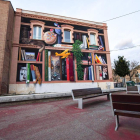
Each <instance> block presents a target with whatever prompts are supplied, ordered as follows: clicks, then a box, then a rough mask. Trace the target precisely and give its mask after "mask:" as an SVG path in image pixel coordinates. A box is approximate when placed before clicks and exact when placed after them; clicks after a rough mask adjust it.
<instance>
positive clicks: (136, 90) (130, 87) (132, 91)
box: [126, 86, 140, 94]
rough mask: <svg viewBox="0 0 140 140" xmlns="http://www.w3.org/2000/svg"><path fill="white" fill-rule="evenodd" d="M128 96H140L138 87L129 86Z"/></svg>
mask: <svg viewBox="0 0 140 140" xmlns="http://www.w3.org/2000/svg"><path fill="white" fill-rule="evenodd" d="M126 93H127V94H133V93H134V94H140V91H139V89H138V87H137V86H127V87H126Z"/></svg>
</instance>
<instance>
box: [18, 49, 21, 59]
mask: <svg viewBox="0 0 140 140" xmlns="http://www.w3.org/2000/svg"><path fill="white" fill-rule="evenodd" d="M18 55H19V57H18V58H19V61H21V47H19V53H18Z"/></svg>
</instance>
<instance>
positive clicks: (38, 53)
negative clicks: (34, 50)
mask: <svg viewBox="0 0 140 140" xmlns="http://www.w3.org/2000/svg"><path fill="white" fill-rule="evenodd" d="M38 60H39V52H38V54H37V58H36V61H38Z"/></svg>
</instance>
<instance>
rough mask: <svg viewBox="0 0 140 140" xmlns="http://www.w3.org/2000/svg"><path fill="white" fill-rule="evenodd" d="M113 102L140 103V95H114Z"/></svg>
mask: <svg viewBox="0 0 140 140" xmlns="http://www.w3.org/2000/svg"><path fill="white" fill-rule="evenodd" d="M112 102H120V103H121V102H124V103H140V94H139V95H137V94H112Z"/></svg>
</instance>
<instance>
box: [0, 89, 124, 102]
mask: <svg viewBox="0 0 140 140" xmlns="http://www.w3.org/2000/svg"><path fill="white" fill-rule="evenodd" d="M125 90H126V88H116V89H110V90H103V92H110V93H111V92H118V91H125ZM67 96H71V93H41V94H28V95H27V94H26V95H11V96H0V103H8V102H18V101H29V100H37V99H48V98H57V97H67Z"/></svg>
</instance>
